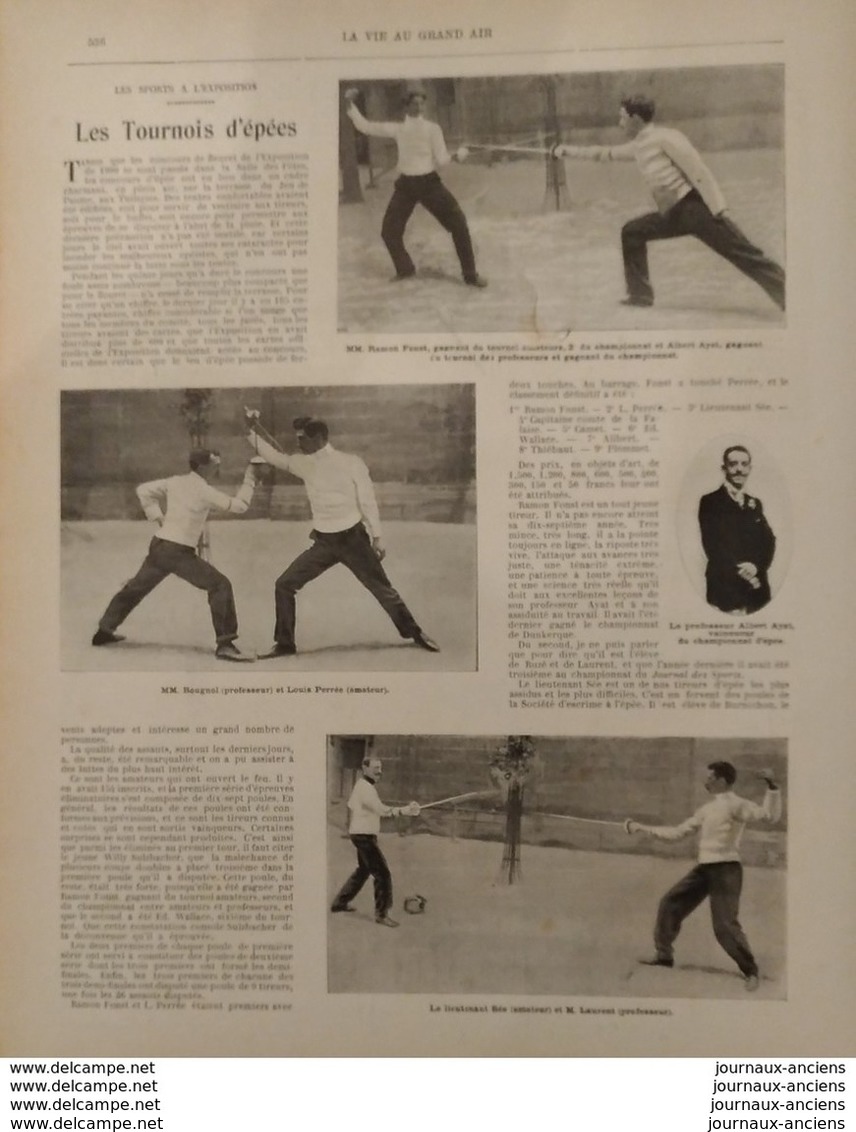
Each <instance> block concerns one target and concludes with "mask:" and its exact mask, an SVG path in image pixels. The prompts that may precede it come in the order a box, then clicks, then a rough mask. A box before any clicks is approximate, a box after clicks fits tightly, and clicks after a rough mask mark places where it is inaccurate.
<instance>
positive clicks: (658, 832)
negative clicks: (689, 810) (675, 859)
mask: <svg viewBox="0 0 856 1132" xmlns="http://www.w3.org/2000/svg"><path fill="white" fill-rule="evenodd" d="M700 826H701V814H700V811H698V810H696V812H695V813H694V814H693V816H692V817H691V818H687V820H686V821H685V822H681V824H680V825H643V824H642V823H641V822H638V821H632V820H631V819H629V818H628V820H627V821H626V822H625V823H624V828H625V829H626V830H627V832H628V833H647V834H648V836H649V837H655V838H656V839H657V840H658V841H680V840H681V839H682V838H684V837H688V836H689V834H691V833H695V831H696V830H697V829H699V828H700Z"/></svg>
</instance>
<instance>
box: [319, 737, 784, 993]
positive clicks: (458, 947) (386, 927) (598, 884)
mask: <svg viewBox="0 0 856 1132" xmlns="http://www.w3.org/2000/svg"><path fill="white" fill-rule="evenodd" d="M787 777H788V755H787V741H786V740H784V739H758V738H748V737H741V738H736V739H725V738H717V739H710V738H699V737H688V736H683V737H681V736H677V737H676V736H670V737H659V738H627V737H612V736H579V737H577V736H574V737H571V736H558V735H540V736H539V735H485V734H479V735H440V734H433V735H428V734H418V735H415V734H395V735H393V734H382V735H381V734H377V735H331V736H329V737H328V741H327V787H328V793H327V803H328V804H327V834H328V836H327V881H328V891H327V906H328V926H327V941H328V968H327V970H328V990H329V991H330V992H331V993H372V994H376V993H389V994H396V993H399V994H455V995H461V994H473V995H494V996H496V995H554V996H555V995H566V996H586V997H589V998H592V997H598V998H600V997H603V998H616V997H621V998H625V999H640V998H641V999H651V998H662V999H673V998H679V999H680V998H685V999H741V1000H743V1001H748V1002H757V1001H762V1000H773V999H785V998H786V997H787V985H786V906H785V903H786V901H785V898H786V887H787V886H786V881H787V875H786V870H787V795H788V789H787Z"/></svg>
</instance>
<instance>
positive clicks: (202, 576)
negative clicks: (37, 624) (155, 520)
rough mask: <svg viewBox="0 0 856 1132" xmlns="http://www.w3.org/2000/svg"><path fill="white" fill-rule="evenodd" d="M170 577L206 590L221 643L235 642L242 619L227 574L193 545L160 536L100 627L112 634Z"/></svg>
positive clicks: (108, 609)
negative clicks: (239, 620) (204, 558)
mask: <svg viewBox="0 0 856 1132" xmlns="http://www.w3.org/2000/svg"><path fill="white" fill-rule="evenodd" d="M170 574H175V576H176V577H177V578H183V579H184V581H185V582H190V584H191V586H195V587H196V588H197V589H198V590H205V592H206V593H207V594H208V605H209V607H210V609H211V620H212V622H213V623H214V632H215V634H216V636H217V644H218V645H221V644H225V643H227V642H228V641H233V640H234V639H235V637H237V635H238V616H237V613H236V612H235V597H234V594H233V593H232V583H231V582H230V581H229V579H228V578H227V577H226V575H225V574H221V573H220V571H219V570H215V569H214V567H213V566H212V565H211V563H210V562H204V561H203V560H202V559H201V558H200V557H199V556H198V555H197V553H196V551H195V550H194V548H193V547H192V546H183V545H182V544H181V543H178V542H169V541H168V540H167V539H162V538H158V537H157V536H155V537H154V538H153V539H152V541H151V543H150V544H149V553H148V554H147V555H146V558H145V561H144V562H143V564H142V566H141V567H140V568H139V570H138V571H137V573H136V574H135V575H134V577H133V578H131V580H130V581H129V582H126V583H125V585H124V586H122V588H121V590H119V592H118V593H117V594H116V596H115V597H114V598H113V600H112V601H111V602H110V604H109V605H108V606H107V608H106V610H105V611H104V616H103V617H102V618H101V620H100V621H99V622H98V625H99V628H101V629H104V630H105V631H106V632H108V633H112V632H113V631H114V630H115V629H117V628H118V627H119V626H120V625H121V624H122V622H123V621H124V620H125V618H126V617H127V616H128V614H129V613H130V612H131V610H133V609H136V608H137V606H138V605H139V604H140V602H141V601H142V600H143V598H144V597H145V596H146V595H147V594H150V593H151V592H152V590H153V589H154V588H155V586H157V585H160V583H161V582H162V581H163V580H164V578H167V577H169V575H170Z"/></svg>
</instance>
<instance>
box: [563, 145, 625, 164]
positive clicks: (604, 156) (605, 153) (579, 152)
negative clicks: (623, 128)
mask: <svg viewBox="0 0 856 1132" xmlns="http://www.w3.org/2000/svg"><path fill="white" fill-rule="evenodd" d="M553 157H570V158H571V159H573V160H577V161H635V160H636V154H635V153H634V151H633V146H632V145H630V144H629V143H624V144H623V145H557V146H555V147H554V148H553Z"/></svg>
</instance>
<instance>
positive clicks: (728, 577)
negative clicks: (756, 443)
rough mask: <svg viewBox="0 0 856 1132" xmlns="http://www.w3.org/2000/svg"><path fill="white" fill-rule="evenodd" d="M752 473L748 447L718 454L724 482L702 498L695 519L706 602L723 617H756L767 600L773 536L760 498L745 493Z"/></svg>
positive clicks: (774, 540)
mask: <svg viewBox="0 0 856 1132" xmlns="http://www.w3.org/2000/svg"><path fill="white" fill-rule="evenodd" d="M751 470H752V457H751V455H750V454H749V451H748V450H747V449H746V448H743V447H742V446H741V445H733V446H732V447H730V448H726V449H725V452H724V453H723V456H722V471H723V474H724V476H725V482H724V483H723V484H722V486H721V487H719V488H717V490H716V491H712V492H710V493H709V494H708V495H703V496H702V497H701V501H700V503H699V509H698V521H699V527H700V528H701V542H702V546H703V547H704V552H705V554H706V555H707V570H706V571H705V579H706V582H707V600H708V602H709V603H710V604H711V605H715V606H716V608H717V609H721V610H722V611H723V612H724V613H754V612H755V611H756V610H758V609H763V607H764V606H765V605H766V604H767V602H768V601H769V600H770V582H769V579H768V577H767V571H768V570H769V568H770V564H771V563H772V561H773V555H774V553H775V550H776V536H775V535H774V534H773V532H772V530H771V528H770V524H769V523H768V522H767V519H766V517H765V515H764V509H763V507H762V506H761V500H760V499H757V498H756V497H755V496H754V495H750V494H749V493H748V492H747V491H745V490H744V489H745V485H746V480H747V479H748V478H749V473H750V472H751Z"/></svg>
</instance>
